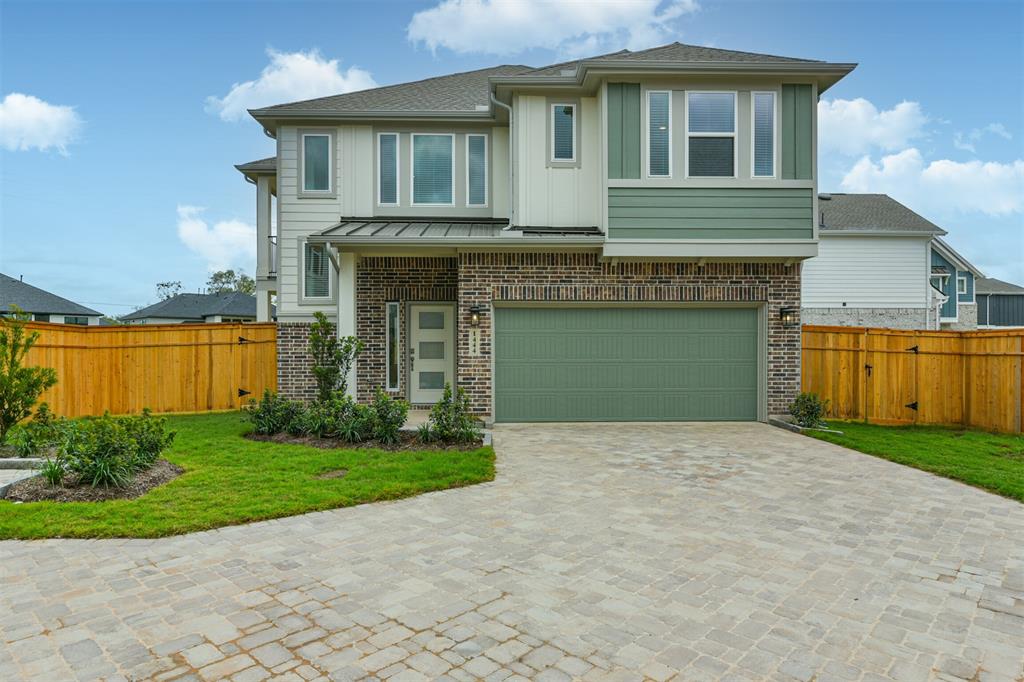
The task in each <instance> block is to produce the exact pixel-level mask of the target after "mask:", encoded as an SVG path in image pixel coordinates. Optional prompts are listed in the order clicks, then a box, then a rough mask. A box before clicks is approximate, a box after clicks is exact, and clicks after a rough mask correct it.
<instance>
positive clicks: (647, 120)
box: [644, 90, 674, 180]
mask: <svg viewBox="0 0 1024 682" xmlns="http://www.w3.org/2000/svg"><path fill="white" fill-rule="evenodd" d="M651 94H664V95H667V96H668V174H666V175H652V174H651ZM644 132H645V136H644V146H645V147H646V151H647V153H646V154H645V155H644V156H645V157H646V158H645V159H644V165H645V169H644V170H645V175H646V177H647V178H649V179H651V180H665V179H671V178H672V171H673V170H674V168H673V165H674V164H673V163H672V91H671V90H648V91H647V95H646V97H645V107H644Z"/></svg>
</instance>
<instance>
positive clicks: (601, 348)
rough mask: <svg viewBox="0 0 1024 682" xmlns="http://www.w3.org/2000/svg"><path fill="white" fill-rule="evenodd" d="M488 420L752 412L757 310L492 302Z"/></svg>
mask: <svg viewBox="0 0 1024 682" xmlns="http://www.w3.org/2000/svg"><path fill="white" fill-rule="evenodd" d="M494 315H495V317H494V353H495V362H494V375H495V376H494V394H495V419H496V420H497V421H503V422H516V421H672V420H675V421H687V420H689V421H713V420H755V419H757V383H758V382H757V366H758V362H757V356H758V348H759V344H758V341H757V327H758V325H757V310H755V309H754V308H644V307H640V308H595V307H583V306H580V307H575V308H544V307H538V308H496V309H495V311H494Z"/></svg>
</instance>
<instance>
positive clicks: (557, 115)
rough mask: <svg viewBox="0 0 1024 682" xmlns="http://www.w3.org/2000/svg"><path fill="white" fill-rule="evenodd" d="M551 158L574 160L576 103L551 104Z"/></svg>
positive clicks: (553, 159)
mask: <svg viewBox="0 0 1024 682" xmlns="http://www.w3.org/2000/svg"><path fill="white" fill-rule="evenodd" d="M551 160H552V161H575V160H576V105H575V104H552V105H551Z"/></svg>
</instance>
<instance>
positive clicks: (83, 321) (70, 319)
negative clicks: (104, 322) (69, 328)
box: [64, 315, 89, 327]
mask: <svg viewBox="0 0 1024 682" xmlns="http://www.w3.org/2000/svg"><path fill="white" fill-rule="evenodd" d="M64 324H80V325H82V326H85V327H87V326H89V318H88V317H79V316H77V315H65V316H64Z"/></svg>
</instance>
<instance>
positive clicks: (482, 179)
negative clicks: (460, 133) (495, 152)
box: [466, 135, 487, 206]
mask: <svg viewBox="0 0 1024 682" xmlns="http://www.w3.org/2000/svg"><path fill="white" fill-rule="evenodd" d="M466 205H467V206H486V205H487V136H486V135H466Z"/></svg>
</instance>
